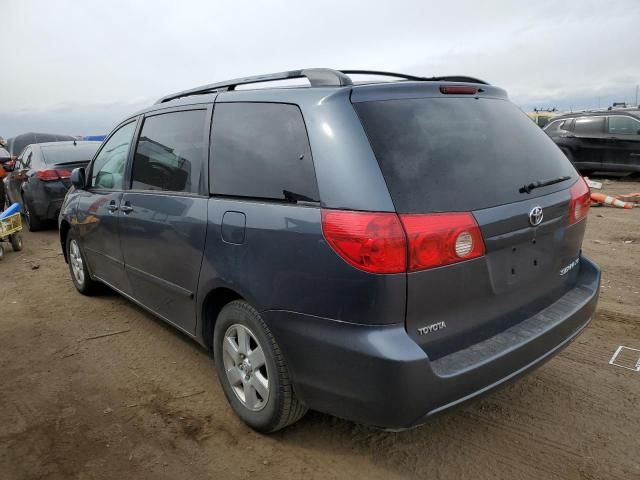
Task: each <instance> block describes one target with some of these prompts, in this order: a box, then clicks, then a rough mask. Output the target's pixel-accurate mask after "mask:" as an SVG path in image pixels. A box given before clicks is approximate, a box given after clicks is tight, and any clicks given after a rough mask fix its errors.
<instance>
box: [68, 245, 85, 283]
mask: <svg viewBox="0 0 640 480" xmlns="http://www.w3.org/2000/svg"><path fill="white" fill-rule="evenodd" d="M69 263H70V264H71V271H72V272H73V276H74V278H75V280H76V282H77V283H78V285H80V286H82V285H84V264H83V261H82V255H81V254H80V247H79V246H78V242H77V241H76V240H75V239H72V240H71V241H70V242H69Z"/></svg>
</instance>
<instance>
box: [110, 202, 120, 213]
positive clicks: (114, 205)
mask: <svg viewBox="0 0 640 480" xmlns="http://www.w3.org/2000/svg"><path fill="white" fill-rule="evenodd" d="M107 210H109V212H111V213H113V212H115V211H117V210H118V205H116V202H115V200H111V202H109V205H107Z"/></svg>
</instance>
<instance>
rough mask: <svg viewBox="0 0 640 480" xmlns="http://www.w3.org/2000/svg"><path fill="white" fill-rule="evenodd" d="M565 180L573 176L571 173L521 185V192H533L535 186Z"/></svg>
mask: <svg viewBox="0 0 640 480" xmlns="http://www.w3.org/2000/svg"><path fill="white" fill-rule="evenodd" d="M565 180H571V177H570V176H569V175H565V176H564V177H557V178H552V179H551V180H538V181H537V182H533V183H530V184H529V185H523V186H521V187H520V193H531V190H533V189H534V188H540V187H548V186H549V185H553V184H555V183H560V182H564V181H565Z"/></svg>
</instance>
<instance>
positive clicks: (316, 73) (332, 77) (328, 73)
mask: <svg viewBox="0 0 640 480" xmlns="http://www.w3.org/2000/svg"><path fill="white" fill-rule="evenodd" d="M348 75H378V76H381V77H394V78H402V79H404V80H409V81H418V82H439V81H445V82H466V83H482V84H484V85H487V82H485V81H483V80H480V79H478V78H474V77H467V76H464V75H453V76H445V77H419V76H416V75H409V74H406V73H395V72H382V71H378V70H332V69H330V68H306V69H303V70H290V71H288V72H279V73H269V74H266V75H254V76H251V77H244V78H236V79H233V80H225V81H223V82H218V83H211V84H209V85H202V86H201V87H196V88H191V89H189V90H184V91H182V92H177V93H172V94H170V95H166V96H164V97H162V98H161V99H160V100H158V101H157V102H156V104H159V103H165V102H170V101H171V100H176V99H178V98H182V97H188V96H191V95H204V94H207V93H213V92H224V91H229V90H235V88H236V87H237V86H238V85H249V84H252V83H262V82H273V81H275V80H290V79H293V78H306V79H307V80H309V83H310V84H311V86H312V87H344V86H347V85H353V82H352V81H351V78H349V77H348Z"/></svg>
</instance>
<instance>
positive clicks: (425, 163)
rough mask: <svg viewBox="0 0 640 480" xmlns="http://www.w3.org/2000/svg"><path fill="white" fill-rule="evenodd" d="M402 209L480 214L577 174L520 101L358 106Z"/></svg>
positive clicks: (400, 102)
mask: <svg viewBox="0 0 640 480" xmlns="http://www.w3.org/2000/svg"><path fill="white" fill-rule="evenodd" d="M354 105H355V108H356V110H357V112H358V114H359V116H360V119H361V121H362V123H363V125H364V128H365V130H366V132H367V135H368V136H369V141H370V142H371V146H372V148H373V151H374V153H375V155H376V158H377V159H378V162H379V164H380V169H381V170H382V174H383V175H384V178H385V180H386V182H387V186H388V187H389V192H390V194H391V197H392V199H393V202H394V204H395V207H396V209H397V210H398V211H399V212H401V213H425V212H446V211H472V210H478V209H482V208H488V207H491V206H495V205H501V204H505V203H511V202H516V201H520V200H525V199H527V198H532V197H536V196H540V195H544V194H548V193H551V192H554V191H558V190H561V189H563V188H567V187H568V186H569V185H571V183H572V182H571V181H567V182H563V183H561V184H555V185H552V186H548V187H543V188H539V189H536V190H533V192H532V193H530V194H522V193H520V192H519V189H520V187H522V186H523V185H525V184H529V183H531V182H535V181H537V180H549V179H552V178H557V177H560V176H565V175H570V176H571V177H574V178H577V173H576V171H575V169H574V168H573V166H572V165H571V164H570V163H569V161H568V160H567V158H566V157H565V156H564V155H563V154H562V152H560V150H559V149H558V148H557V147H556V146H555V144H554V143H553V141H552V140H551V139H549V137H548V136H547V135H546V134H545V133H544V132H543V131H542V129H540V128H538V127H537V126H536V124H535V123H533V122H532V121H531V120H530V119H529V118H528V117H527V116H526V115H525V114H524V113H523V112H522V111H521V110H520V109H518V108H517V107H516V106H515V105H513V104H512V103H510V102H508V101H505V100H498V99H474V98H446V99H444V98H418V99H402V100H383V101H372V102H362V103H356V104H354Z"/></svg>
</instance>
